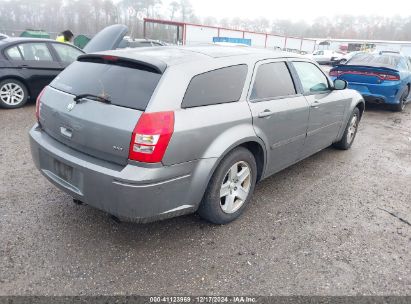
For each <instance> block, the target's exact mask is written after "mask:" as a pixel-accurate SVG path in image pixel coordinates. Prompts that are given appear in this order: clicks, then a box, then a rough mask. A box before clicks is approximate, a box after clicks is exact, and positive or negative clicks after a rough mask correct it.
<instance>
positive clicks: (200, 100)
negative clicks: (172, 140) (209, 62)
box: [181, 64, 248, 108]
mask: <svg viewBox="0 0 411 304" xmlns="http://www.w3.org/2000/svg"><path fill="white" fill-rule="evenodd" d="M247 71H248V68H247V65H245V64H243V65H236V66H231V67H227V68H222V69H218V70H214V71H210V72H207V73H204V74H200V75H197V76H195V77H193V79H191V81H190V84H189V85H188V88H187V91H186V94H185V95H184V99H183V102H182V104H181V106H182V107H183V108H190V107H199V106H206V105H213V104H219V103H226V102H233V101H238V100H239V99H240V97H241V93H242V91H243V87H244V81H245V78H246V76H247Z"/></svg>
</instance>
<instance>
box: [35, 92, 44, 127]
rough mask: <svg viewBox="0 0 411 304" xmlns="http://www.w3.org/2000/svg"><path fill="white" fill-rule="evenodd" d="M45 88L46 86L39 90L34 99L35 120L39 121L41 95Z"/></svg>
mask: <svg viewBox="0 0 411 304" xmlns="http://www.w3.org/2000/svg"><path fill="white" fill-rule="evenodd" d="M45 89H46V87H44V88H43V90H41V92H40V94H39V95H38V96H37V99H36V119H37V122H40V110H41V97H42V96H43V94H44V90H45Z"/></svg>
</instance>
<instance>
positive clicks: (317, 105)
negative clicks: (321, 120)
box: [311, 100, 320, 109]
mask: <svg viewBox="0 0 411 304" xmlns="http://www.w3.org/2000/svg"><path fill="white" fill-rule="evenodd" d="M319 103H320V102H319V101H318V100H315V101H314V102H313V104H312V105H311V108H313V109H318V108H319V107H320V106H319Z"/></svg>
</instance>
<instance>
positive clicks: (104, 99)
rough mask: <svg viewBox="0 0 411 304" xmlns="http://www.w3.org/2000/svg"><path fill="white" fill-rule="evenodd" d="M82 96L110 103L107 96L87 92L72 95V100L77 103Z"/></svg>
mask: <svg viewBox="0 0 411 304" xmlns="http://www.w3.org/2000/svg"><path fill="white" fill-rule="evenodd" d="M83 98H88V99H93V100H97V101H100V102H104V103H111V101H110V100H109V99H107V98H104V97H101V96H98V95H94V94H88V93H86V94H80V95H77V96H76V97H74V101H75V102H76V103H78V102H79V101H80V100H82V99H83Z"/></svg>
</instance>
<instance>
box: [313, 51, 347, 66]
mask: <svg viewBox="0 0 411 304" xmlns="http://www.w3.org/2000/svg"><path fill="white" fill-rule="evenodd" d="M343 55H344V54H343V53H339V52H336V51H332V50H317V51H315V52H314V53H312V54H308V55H306V56H307V57H308V58H310V59H313V60H315V61H317V62H318V63H319V64H332V63H333V62H338V61H339V60H340V59H341V58H342V56H343Z"/></svg>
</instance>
